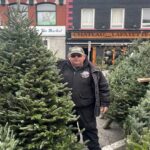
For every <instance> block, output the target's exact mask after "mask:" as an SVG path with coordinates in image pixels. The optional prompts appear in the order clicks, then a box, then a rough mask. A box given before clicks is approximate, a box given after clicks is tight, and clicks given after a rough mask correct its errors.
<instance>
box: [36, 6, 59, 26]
mask: <svg viewBox="0 0 150 150" xmlns="http://www.w3.org/2000/svg"><path fill="white" fill-rule="evenodd" d="M40 5H46V6H47V5H52V7H53V6H54V7H55V10H44V9H43V10H38V6H40ZM42 12H45V13H51V12H54V15H55V20H54V21H55V22H54V24H51V23H49V24H41V23H40V22H39V18H38V17H39V16H38V13H42ZM41 22H42V21H41ZM36 24H37V26H56V25H57V14H56V4H52V3H40V4H37V5H36Z"/></svg>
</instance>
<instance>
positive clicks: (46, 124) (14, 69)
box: [0, 10, 82, 150]
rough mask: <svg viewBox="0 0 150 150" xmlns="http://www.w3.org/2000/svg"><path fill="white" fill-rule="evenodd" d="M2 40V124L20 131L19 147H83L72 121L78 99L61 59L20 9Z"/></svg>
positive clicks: (45, 149) (13, 14) (55, 149)
mask: <svg viewBox="0 0 150 150" xmlns="http://www.w3.org/2000/svg"><path fill="white" fill-rule="evenodd" d="M0 43H2V44H1V46H0V89H1V93H0V124H1V125H4V124H5V123H6V122H8V124H9V125H10V126H11V129H13V130H14V133H15V134H16V138H18V139H19V141H20V142H19V144H18V149H19V148H23V149H32V150H37V149H38V150H40V149H41V150H75V149H77V150H78V149H82V145H81V144H79V143H77V139H76V136H75V135H74V134H73V133H72V127H71V126H69V125H68V124H69V122H71V121H74V120H76V116H74V115H73V112H72V108H73V106H74V104H73V102H72V101H71V98H70V94H71V93H70V92H69V89H68V88H66V86H65V84H62V83H61V76H60V75H59V71H58V69H57V67H56V59H55V57H54V56H53V54H52V53H51V52H50V51H49V50H47V49H46V48H45V47H44V45H43V44H42V40H41V37H40V35H38V33H37V32H36V29H35V28H31V27H30V21H29V20H28V19H27V17H26V16H23V14H22V13H20V11H16V10H10V11H9V13H8V24H7V26H6V27H5V28H4V29H3V30H1V31H0Z"/></svg>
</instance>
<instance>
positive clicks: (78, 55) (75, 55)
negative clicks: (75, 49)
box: [71, 54, 82, 58]
mask: <svg viewBox="0 0 150 150" xmlns="http://www.w3.org/2000/svg"><path fill="white" fill-rule="evenodd" d="M71 57H72V58H75V57H82V55H81V54H71Z"/></svg>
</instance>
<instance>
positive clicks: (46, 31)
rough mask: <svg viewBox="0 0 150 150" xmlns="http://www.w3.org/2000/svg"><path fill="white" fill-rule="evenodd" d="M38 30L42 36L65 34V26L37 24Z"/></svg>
mask: <svg viewBox="0 0 150 150" xmlns="http://www.w3.org/2000/svg"><path fill="white" fill-rule="evenodd" d="M36 30H37V32H38V33H39V34H41V35H42V36H65V35H66V28H65V26H36Z"/></svg>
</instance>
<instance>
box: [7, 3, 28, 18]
mask: <svg viewBox="0 0 150 150" xmlns="http://www.w3.org/2000/svg"><path fill="white" fill-rule="evenodd" d="M17 5H18V4H17V3H13V4H9V6H8V7H9V8H11V7H12V8H13V9H17V7H18V6H17ZM19 5H20V6H22V7H26V8H21V9H20V10H19V11H20V12H22V13H23V14H24V13H26V17H27V18H28V17H29V6H28V4H22V3H21V4H19ZM14 6H15V7H16V8H15V7H14Z"/></svg>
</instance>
